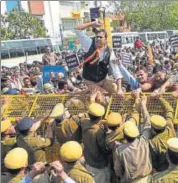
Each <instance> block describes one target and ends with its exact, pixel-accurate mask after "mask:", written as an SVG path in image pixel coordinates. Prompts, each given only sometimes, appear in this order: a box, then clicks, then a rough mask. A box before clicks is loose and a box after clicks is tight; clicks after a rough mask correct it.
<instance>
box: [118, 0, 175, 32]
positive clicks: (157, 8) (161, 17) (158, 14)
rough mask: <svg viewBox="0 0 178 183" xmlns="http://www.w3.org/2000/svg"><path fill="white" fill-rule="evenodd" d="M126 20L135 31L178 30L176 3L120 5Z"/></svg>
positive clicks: (150, 0) (150, 2)
mask: <svg viewBox="0 0 178 183" xmlns="http://www.w3.org/2000/svg"><path fill="white" fill-rule="evenodd" d="M121 7H122V9H123V11H124V14H125V18H126V20H127V21H128V22H129V23H130V24H131V25H132V26H133V27H134V28H135V30H136V31H144V30H152V31H161V30H168V29H169V30H170V29H178V8H177V7H178V2H177V1H169V2H166V1H159V3H158V2H156V1H152V0H147V1H144V0H139V1H137V2H134V1H133V3H130V1H128V2H124V3H122V6H121Z"/></svg>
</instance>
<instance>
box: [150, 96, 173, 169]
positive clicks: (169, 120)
mask: <svg viewBox="0 0 178 183" xmlns="http://www.w3.org/2000/svg"><path fill="white" fill-rule="evenodd" d="M160 102H161V103H162V105H163V107H164V108H165V118H164V117H162V116H160V115H153V116H151V128H152V136H153V137H152V139H151V140H150V147H151V154H152V162H153V167H154V169H155V170H156V171H163V170H166V169H167V168H168V166H169V163H168V161H167V158H166V151H167V147H168V145H167V140H168V139H169V138H173V137H175V136H176V134H175V130H174V125H173V118H174V117H173V108H172V107H171V106H170V104H169V103H168V102H167V101H166V100H165V99H163V98H161V99H160Z"/></svg>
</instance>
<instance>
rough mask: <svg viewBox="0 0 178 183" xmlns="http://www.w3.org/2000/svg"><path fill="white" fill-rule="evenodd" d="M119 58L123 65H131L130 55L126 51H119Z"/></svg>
mask: <svg viewBox="0 0 178 183" xmlns="http://www.w3.org/2000/svg"><path fill="white" fill-rule="evenodd" d="M121 60H122V64H123V65H124V66H129V67H133V63H132V56H131V55H130V54H128V53H121Z"/></svg>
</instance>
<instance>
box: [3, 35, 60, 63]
mask: <svg viewBox="0 0 178 183" xmlns="http://www.w3.org/2000/svg"><path fill="white" fill-rule="evenodd" d="M59 45H60V41H59V40H58V39H51V38H36V39H20V40H8V41H1V62H2V63H3V62H5V61H8V60H10V61H13V60H14V61H15V60H18V59H19V60H24V59H25V57H26V55H27V54H28V58H29V59H30V58H34V56H35V57H36V58H38V55H42V54H44V53H45V48H46V46H49V47H50V48H51V49H52V51H54V52H59V51H60V49H59ZM2 65H3V64H2Z"/></svg>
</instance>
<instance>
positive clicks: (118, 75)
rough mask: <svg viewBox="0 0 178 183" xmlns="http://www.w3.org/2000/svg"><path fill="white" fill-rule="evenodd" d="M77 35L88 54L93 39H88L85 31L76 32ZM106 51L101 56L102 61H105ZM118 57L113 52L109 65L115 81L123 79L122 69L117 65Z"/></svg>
mask: <svg viewBox="0 0 178 183" xmlns="http://www.w3.org/2000/svg"><path fill="white" fill-rule="evenodd" d="M75 33H76V35H77V36H78V38H79V39H80V42H81V45H82V47H83V49H84V50H85V51H86V52H88V50H89V48H90V46H91V45H92V39H91V38H90V37H88V36H87V35H86V34H85V33H84V32H83V31H81V30H75ZM104 51H105V50H104V49H103V50H102V51H101V54H100V60H103V58H104ZM116 59H117V58H116V56H115V54H114V51H113V50H112V51H111V55H110V63H109V70H110V71H111V73H112V75H113V76H114V78H115V79H120V78H122V74H121V72H120V69H119V67H118V64H117V63H116Z"/></svg>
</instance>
